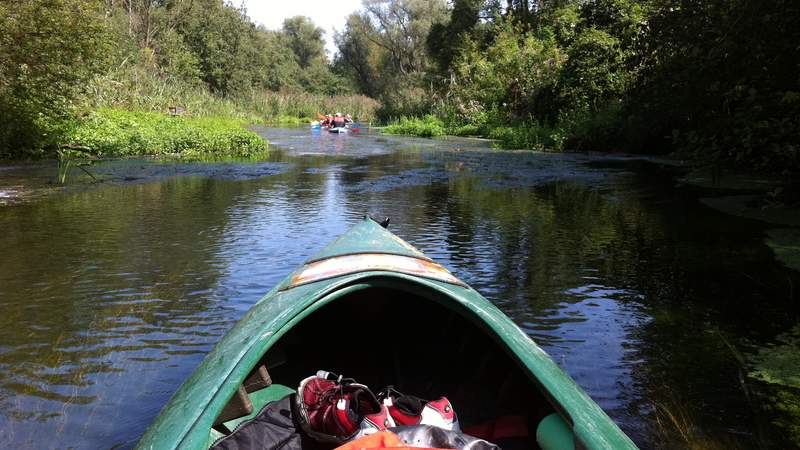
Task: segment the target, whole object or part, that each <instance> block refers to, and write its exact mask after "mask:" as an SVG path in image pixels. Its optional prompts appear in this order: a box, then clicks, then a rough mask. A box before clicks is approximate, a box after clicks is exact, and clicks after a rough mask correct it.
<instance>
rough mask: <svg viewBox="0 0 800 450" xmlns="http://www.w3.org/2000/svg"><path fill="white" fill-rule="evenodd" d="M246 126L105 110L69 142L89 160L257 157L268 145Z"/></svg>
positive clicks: (78, 127)
mask: <svg viewBox="0 0 800 450" xmlns="http://www.w3.org/2000/svg"><path fill="white" fill-rule="evenodd" d="M245 124H246V121H244V120H242V119H235V118H218V117H174V116H169V115H167V114H163V113H156V112H131V111H124V110H115V109H100V110H97V111H94V112H91V113H89V114H88V115H87V116H85V117H83V118H81V119H80V120H78V121H77V122H76V123H75V125H74V127H72V128H71V130H70V131H69V132H68V134H67V136H66V139H65V142H66V143H67V144H66V146H67V147H69V148H72V149H76V148H77V149H80V150H81V151H82V152H83V153H86V154H87V156H143V155H157V156H177V157H181V158H189V159H195V158H196V159H202V158H205V157H208V156H215V157H220V156H229V157H248V158H249V157H256V156H259V155H261V154H265V153H266V152H267V147H268V144H267V141H265V140H264V139H262V138H261V137H260V136H259V135H258V134H256V133H254V132H252V131H248V130H246V129H245V128H244V125H245Z"/></svg>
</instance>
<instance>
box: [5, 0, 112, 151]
mask: <svg viewBox="0 0 800 450" xmlns="http://www.w3.org/2000/svg"><path fill="white" fill-rule="evenodd" d="M103 6H104V5H103V3H102V2H101V1H95V0H26V1H19V2H16V1H14V2H8V1H3V2H0V116H2V118H3V119H2V120H1V121H0V157H2V156H6V157H7V156H11V155H16V154H19V153H21V152H23V151H28V150H31V149H33V148H37V147H41V146H44V145H48V144H53V142H54V140H55V138H57V134H58V129H59V126H60V125H61V124H63V123H64V122H65V121H66V120H67V119H68V118H69V116H70V113H71V110H72V104H73V101H74V100H75V98H76V96H77V95H78V94H79V93H80V92H81V91H82V90H83V88H84V87H85V84H86V83H87V82H88V81H89V80H90V79H91V78H92V77H93V76H94V75H95V74H97V73H98V72H100V71H101V70H103V69H104V68H105V67H106V63H107V60H106V58H105V55H106V54H107V53H108V50H109V48H108V34H107V29H106V27H105V25H104V22H103V12H104V11H103Z"/></svg>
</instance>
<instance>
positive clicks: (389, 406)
mask: <svg viewBox="0 0 800 450" xmlns="http://www.w3.org/2000/svg"><path fill="white" fill-rule="evenodd" d="M379 398H380V399H381V400H382V401H381V400H379ZM295 409H296V410H297V412H298V415H297V416H298V417H299V421H300V426H301V428H303V430H304V431H305V432H306V433H307V434H308V435H309V436H311V437H312V438H314V439H315V440H317V441H320V442H333V443H343V442H347V441H349V440H352V439H358V438H360V437H362V436H365V435H367V434H371V433H375V432H377V431H382V430H385V429H387V428H393V427H395V426H403V425H417V424H428V425H435V426H439V427H442V428H446V429H448V430H456V431H457V430H458V419H457V418H456V415H455V412H454V411H453V407H452V405H451V404H450V402H449V401H448V400H447V399H446V398H445V397H442V398H440V399H438V400H435V401H432V402H429V401H426V400H422V399H420V398H418V397H414V396H410V395H403V394H401V393H400V392H398V391H397V390H395V389H394V388H392V387H391V386H390V387H388V388H386V389H384V390H383V391H381V393H380V395H379V396H375V394H373V393H372V391H370V389H369V388H368V387H367V386H365V385H363V384H359V383H356V382H355V380H353V379H352V378H344V377H342V376H339V375H336V374H333V373H330V372H325V371H322V370H320V371H319V372H317V374H316V375H314V376H311V377H308V378H306V379H304V380H303V381H301V382H300V386H299V387H298V388H297V395H296V396H295Z"/></svg>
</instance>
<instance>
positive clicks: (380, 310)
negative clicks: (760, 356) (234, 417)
mask: <svg viewBox="0 0 800 450" xmlns="http://www.w3.org/2000/svg"><path fill="white" fill-rule="evenodd" d="M440 295H441V294H437V293H433V292H425V291H420V290H417V291H416V292H413V290H408V289H406V288H394V287H386V286H380V287H376V286H369V285H366V286H364V287H363V288H361V289H360V290H357V291H355V292H351V293H349V294H346V295H344V296H342V297H340V298H337V299H335V300H334V301H332V302H331V303H329V304H327V305H325V306H323V307H321V308H319V309H318V310H316V311H315V312H313V313H312V314H311V315H309V316H308V317H306V318H305V319H303V320H302V321H301V322H299V323H298V324H297V325H295V326H294V327H293V328H292V329H291V330H289V331H288V332H287V333H286V334H285V335H283V337H281V338H280V340H279V341H277V342H276V343H275V344H274V345H273V347H272V348H270V349H269V350H268V351H267V353H266V354H265V355H264V356H263V357H262V359H261V361H260V362H259V364H258V365H256V366H254V367H258V366H259V365H264V366H266V367H267V368H268V370H269V374H270V376H271V378H272V382H273V383H275V385H273V387H274V386H281V385H282V386H286V387H291V388H295V387H296V386H297V385H298V384H299V382H300V380H302V379H303V378H305V377H307V376H309V375H311V374H314V373H316V371H317V370H319V369H324V370H329V371H332V372H335V373H338V374H341V375H344V376H347V377H352V378H355V379H356V380H357V381H358V382H360V383H364V384H366V385H368V386H370V387H371V388H372V389H373V391H374V392H376V393H377V392H378V391H379V390H380V389H382V388H383V387H385V386H387V385H393V386H394V387H395V388H396V389H398V390H399V391H401V392H404V393H408V394H414V395H417V396H419V397H422V398H428V399H435V398H438V397H439V396H442V395H444V396H447V397H448V399H450V401H451V402H452V404H453V405H454V407H455V409H456V413H457V414H458V418H459V421H460V422H461V425H462V427H469V426H470V425H476V424H481V423H484V422H486V421H490V420H492V419H496V418H498V417H501V416H524V417H526V418H527V422H528V429H529V430H530V438H529V440H530V442H529V443H528V444H529V445H527V448H539V446H538V445H537V443H536V437H535V434H536V429H537V424H539V423H540V422H541V421H542V419H544V418H545V417H546V416H548V415H551V414H553V413H554V412H555V410H554V408H553V406H552V405H551V403H550V402H549V401H548V400H547V398H546V396H545V395H543V393H542V392H540V390H539V389H538V388H537V383H536V382H535V380H531V379H529V378H528V376H527V375H526V372H524V371H523V370H521V369H520V366H519V364H518V363H517V361H516V360H515V359H514V357H513V355H511V354H509V353H507V352H506V351H505V350H504V347H502V346H500V345H499V344H498V343H497V342H496V341H495V340H493V339H492V338H491V337H490V335H489V334H487V333H486V332H485V331H484V329H483V327H482V326H481V323H479V322H475V321H473V320H470V319H468V317H469V316H467V315H466V314H464V313H463V311H459V310H458V308H460V305H458V304H457V303H455V302H453V301H452V300H445V299H443V298H440V297H437V296H440ZM445 305H446V306H445ZM269 389H272V388H269ZM282 389H285V388H282ZM254 397H258V394H257V393H256V394H255V395H254ZM262 397H263V398H271V397H270V396H267V395H262ZM254 400H256V399H255V398H254ZM256 403H258V402H257V401H254V404H255V407H256V410H258V409H259V406H261V405H258V404H256ZM214 433H216V432H212V437H215V436H214ZM216 436H219V434H217V435H216Z"/></svg>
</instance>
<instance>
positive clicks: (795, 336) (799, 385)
mask: <svg viewBox="0 0 800 450" xmlns="http://www.w3.org/2000/svg"><path fill="white" fill-rule="evenodd" d="M775 341H776V343H775V344H774V345H770V346H767V347H763V348H761V349H759V350H758V351H757V352H756V353H755V354H752V355H750V357H749V358H748V359H749V363H750V364H749V365H750V367H751V371H750V372H749V373H748V376H749V377H750V378H752V379H754V380H758V381H761V382H763V383H764V385H763V387H764V389H763V393H762V394H763V395H765V396H766V398H767V400H768V402H769V407H770V408H771V409H774V410H775V412H776V413H777V415H778V418H777V419H776V420H775V424H776V425H778V426H780V427H781V428H783V429H785V430H786V431H787V433H788V436H789V438H790V439H791V440H792V441H793V442H794V443H795V444H798V445H800V325H795V326H794V327H793V328H792V329H791V330H790V331H788V332H786V333H783V334H781V335H779V336H778V337H777V338H776V339H775Z"/></svg>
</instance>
